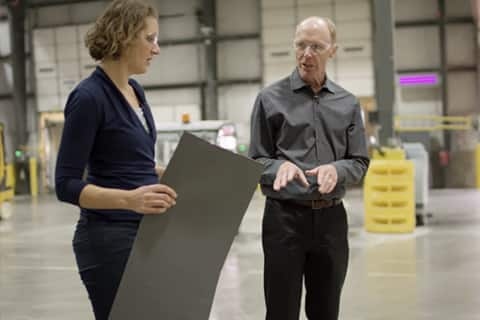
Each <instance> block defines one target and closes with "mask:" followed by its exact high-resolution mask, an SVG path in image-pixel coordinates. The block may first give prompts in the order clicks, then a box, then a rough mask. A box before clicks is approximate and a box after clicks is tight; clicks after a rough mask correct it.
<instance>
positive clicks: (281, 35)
mask: <svg viewBox="0 0 480 320" xmlns="http://www.w3.org/2000/svg"><path fill="white" fill-rule="evenodd" d="M294 36H295V26H294V25H293V24H292V25H290V26H283V27H271V28H270V27H269V28H263V29H262V41H263V44H264V45H278V44H287V45H288V46H290V47H292V46H293V38H294Z"/></svg>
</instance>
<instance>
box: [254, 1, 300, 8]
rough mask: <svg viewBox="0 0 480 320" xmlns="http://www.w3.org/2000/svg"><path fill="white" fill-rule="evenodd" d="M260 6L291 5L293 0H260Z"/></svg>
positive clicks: (293, 2) (276, 6)
mask: <svg viewBox="0 0 480 320" xmlns="http://www.w3.org/2000/svg"><path fill="white" fill-rule="evenodd" d="M261 1H262V8H278V7H292V8H293V5H294V4H295V0H261Z"/></svg>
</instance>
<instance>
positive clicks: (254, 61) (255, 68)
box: [218, 39, 261, 80]
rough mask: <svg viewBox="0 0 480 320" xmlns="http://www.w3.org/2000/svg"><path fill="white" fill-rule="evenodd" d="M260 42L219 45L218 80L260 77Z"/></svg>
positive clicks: (248, 41)
mask: <svg viewBox="0 0 480 320" xmlns="http://www.w3.org/2000/svg"><path fill="white" fill-rule="evenodd" d="M260 74H261V72H260V41H259V40H257V39H254V40H236V41H223V42H220V43H219V44H218V78H219V79H220V80H223V79H241V78H256V77H260Z"/></svg>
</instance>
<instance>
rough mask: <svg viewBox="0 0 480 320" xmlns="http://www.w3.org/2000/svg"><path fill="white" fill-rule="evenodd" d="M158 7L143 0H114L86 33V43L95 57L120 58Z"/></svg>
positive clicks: (91, 54)
mask: <svg viewBox="0 0 480 320" xmlns="http://www.w3.org/2000/svg"><path fill="white" fill-rule="evenodd" d="M147 17H153V18H157V17H158V14H157V10H156V9H155V8H154V7H153V6H151V5H150V4H148V3H146V2H145V1H142V0H115V1H112V2H111V3H110V4H109V5H108V6H107V8H106V9H105V11H104V12H103V14H102V15H101V16H100V17H99V18H98V19H97V21H96V22H95V25H94V26H93V27H92V28H91V29H90V30H89V31H88V32H87V35H86V36H85V46H86V47H87V48H88V51H89V52H90V56H92V58H93V59H95V60H97V61H98V60H103V59H104V58H113V59H118V58H119V57H120V56H121V54H122V50H123V49H124V48H125V47H127V46H128V45H129V44H130V43H131V42H132V40H133V39H135V37H136V36H137V35H138V33H139V32H140V31H141V30H142V29H143V28H144V27H145V19H146V18H147Z"/></svg>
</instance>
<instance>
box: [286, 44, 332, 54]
mask: <svg viewBox="0 0 480 320" xmlns="http://www.w3.org/2000/svg"><path fill="white" fill-rule="evenodd" d="M293 46H294V47H295V49H297V50H298V51H300V52H305V51H306V50H307V48H310V50H311V52H313V53H314V54H322V53H325V52H326V51H327V50H328V49H330V48H331V46H332V44H331V43H320V42H319V43H306V42H304V41H295V42H294V43H293Z"/></svg>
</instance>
